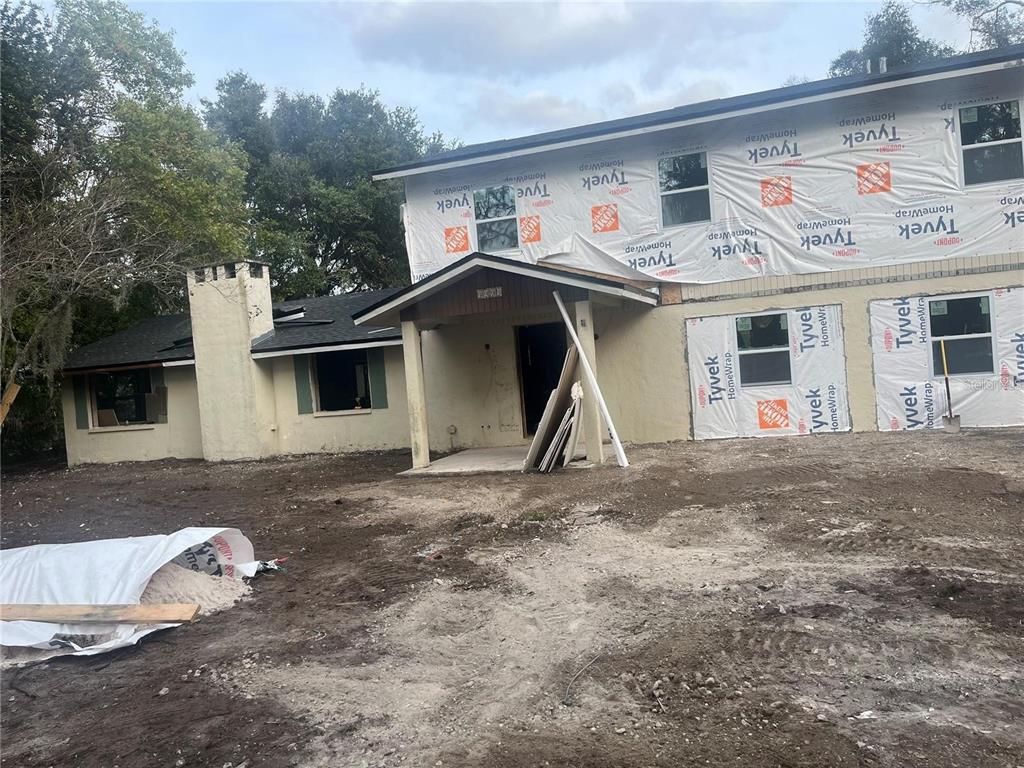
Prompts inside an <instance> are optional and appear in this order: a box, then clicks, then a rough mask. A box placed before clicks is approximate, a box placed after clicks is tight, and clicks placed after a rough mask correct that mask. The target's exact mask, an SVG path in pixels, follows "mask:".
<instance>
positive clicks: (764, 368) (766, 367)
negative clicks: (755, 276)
mask: <svg viewBox="0 0 1024 768" xmlns="http://www.w3.org/2000/svg"><path fill="white" fill-rule="evenodd" d="M736 345H737V347H738V348H739V363H740V385H741V386H745V387H751V386H761V385H765V384H789V383H791V382H792V381H793V374H792V370H791V367H790V361H789V323H788V321H787V319H786V313H785V312H780V313H778V314H774V315H757V316H755V317H737V318H736Z"/></svg>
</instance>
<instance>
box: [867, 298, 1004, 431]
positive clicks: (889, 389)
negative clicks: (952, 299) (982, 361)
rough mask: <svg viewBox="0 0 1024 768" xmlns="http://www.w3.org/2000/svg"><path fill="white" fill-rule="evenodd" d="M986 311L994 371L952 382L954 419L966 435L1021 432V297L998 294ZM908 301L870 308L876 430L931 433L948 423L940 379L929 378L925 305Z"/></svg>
mask: <svg viewBox="0 0 1024 768" xmlns="http://www.w3.org/2000/svg"><path fill="white" fill-rule="evenodd" d="M979 294H987V295H988V296H989V297H990V302H991V306H992V307H993V309H992V331H993V337H994V358H993V360H994V363H995V365H994V368H995V372H994V373H991V374H970V375H958V376H951V377H950V381H949V388H950V393H951V395H952V398H953V413H954V415H959V416H960V423H961V425H962V426H965V427H999V426H1014V425H1021V424H1024V289H1021V288H996V289H995V290H992V291H982V292H972V293H970V294H966V295H970V296H976V295H979ZM933 298H947V297H943V296H910V297H907V298H901V299H887V300H885V301H872V302H871V304H870V314H871V349H872V354H873V357H874V367H875V402H876V410H877V414H878V428H879V429H880V430H884V431H892V430H902V429H933V428H935V427H941V426H942V417H943V416H944V415H946V413H947V409H946V385H945V381H944V379H943V377H942V371H941V370H940V371H933V370H932V361H931V335H930V332H929V320H928V300H929V299H933Z"/></svg>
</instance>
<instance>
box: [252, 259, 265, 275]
mask: <svg viewBox="0 0 1024 768" xmlns="http://www.w3.org/2000/svg"><path fill="white" fill-rule="evenodd" d="M249 277H263V265H262V264H256V263H254V262H249Z"/></svg>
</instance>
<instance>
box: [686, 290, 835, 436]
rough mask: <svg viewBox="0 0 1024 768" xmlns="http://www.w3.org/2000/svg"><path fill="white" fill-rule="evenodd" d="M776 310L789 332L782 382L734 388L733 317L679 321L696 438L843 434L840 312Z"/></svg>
mask: <svg viewBox="0 0 1024 768" xmlns="http://www.w3.org/2000/svg"><path fill="white" fill-rule="evenodd" d="M779 312H784V313H785V315H786V318H787V325H788V331H789V359H790V370H791V373H792V383H790V384H771V385H760V386H752V387H744V386H742V385H741V383H740V373H739V370H740V368H739V349H738V344H737V339H736V318H737V316H736V315H721V316H717V317H701V318H693V319H690V320H688V321H687V322H686V349H687V363H688V368H689V370H690V393H691V399H692V411H693V434H694V437H695V438H696V439H698V440H701V439H709V438H724V437H757V436H771V435H805V434H818V433H822V432H846V431H848V430H849V429H850V410H849V404H848V400H847V388H846V359H845V352H844V347H843V327H842V312H841V309H840V307H838V306H835V305H826V306H817V307H805V308H803V309H789V310H779ZM757 314H775V312H772V311H766V312H760V313H757Z"/></svg>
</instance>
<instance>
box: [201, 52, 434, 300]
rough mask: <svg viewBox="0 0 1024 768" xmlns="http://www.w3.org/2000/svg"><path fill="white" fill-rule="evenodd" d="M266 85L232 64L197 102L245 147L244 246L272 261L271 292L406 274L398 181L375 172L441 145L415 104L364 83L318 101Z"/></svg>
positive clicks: (319, 291) (384, 280)
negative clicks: (211, 93) (248, 218)
mask: <svg viewBox="0 0 1024 768" xmlns="http://www.w3.org/2000/svg"><path fill="white" fill-rule="evenodd" d="M265 101H266V89H265V88H264V87H263V86H262V85H260V84H258V83H256V82H254V81H253V80H252V79H251V78H249V77H248V75H245V74H244V73H241V72H233V73H230V74H228V75H227V76H226V77H224V78H223V79H222V80H221V81H220V82H219V83H218V86H217V99H216V100H215V101H212V102H211V101H206V102H204V103H203V113H204V117H205V119H206V124H207V126H208V127H210V128H212V129H214V130H216V131H218V132H219V133H221V134H222V135H223V136H224V137H225V138H227V139H229V140H231V141H233V142H235V143H237V144H238V145H239V146H241V147H243V148H244V149H245V151H246V154H247V155H248V158H249V174H248V178H247V194H248V200H249V206H250V208H251V209H252V210H253V211H254V212H255V214H254V216H253V219H254V220H253V222H252V234H251V236H250V238H249V241H248V245H249V249H250V253H251V254H252V256H253V257H254V258H258V259H260V260H263V261H267V262H269V263H270V265H271V276H272V278H273V280H274V291H275V294H276V295H277V296H278V297H279V298H294V297H300V296H310V295H323V294H327V293H331V292H337V291H339V290H354V289H361V288H380V287H385V286H392V285H401V284H403V283H405V282H407V280H408V272H407V260H406V253H405V237H404V232H403V229H402V223H401V218H400V210H401V204H402V201H403V199H404V190H403V189H402V185H401V184H400V183H397V182H384V183H373V182H371V181H370V175H371V173H372V172H373V171H375V170H377V169H380V168H384V167H388V166H391V165H396V164H399V163H403V162H408V161H411V160H415V159H418V158H421V157H425V156H427V155H428V154H432V153H435V152H438V151H441V150H443V149H447V148H449V145H446V143H445V141H444V139H443V138H442V137H441V136H440V135H438V134H433V135H426V134H424V133H423V130H422V128H421V127H420V124H419V121H418V119H417V118H416V115H415V113H414V112H413V111H411V110H408V109H402V108H396V109H389V108H387V107H386V106H385V105H384V104H382V103H381V101H380V97H379V94H377V93H376V92H375V91H370V90H367V89H362V88H361V89H359V90H355V91H345V90H338V91H335V92H334V94H332V95H331V97H330V98H329V99H327V100H326V101H325V100H324V99H322V98H320V97H319V96H315V95H310V94H301V93H300V94H287V93H280V94H278V96H277V97H276V99H275V100H274V103H273V105H272V107H271V108H270V110H269V111H267V110H265V109H264V103H265Z"/></svg>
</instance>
